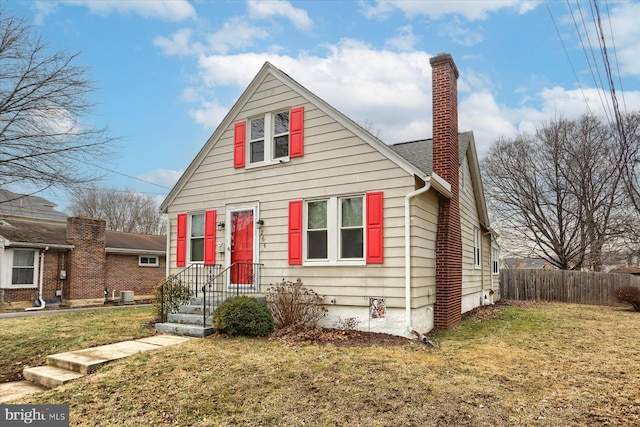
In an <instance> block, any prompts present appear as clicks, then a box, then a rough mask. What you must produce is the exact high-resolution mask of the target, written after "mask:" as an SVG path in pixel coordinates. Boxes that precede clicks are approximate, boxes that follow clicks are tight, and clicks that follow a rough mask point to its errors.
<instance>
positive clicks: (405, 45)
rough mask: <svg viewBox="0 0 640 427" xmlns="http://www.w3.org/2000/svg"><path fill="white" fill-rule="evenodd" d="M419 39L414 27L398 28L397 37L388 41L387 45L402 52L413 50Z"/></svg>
mask: <svg viewBox="0 0 640 427" xmlns="http://www.w3.org/2000/svg"><path fill="white" fill-rule="evenodd" d="M417 42H418V37H417V36H416V35H415V34H413V27H412V26H411V25H405V26H404V27H400V28H398V33H397V35H396V36H395V37H393V38H391V39H389V40H387V42H386V45H387V46H389V47H392V48H394V49H397V50H401V51H405V52H406V51H409V50H413V48H414V47H415V45H416V43H417Z"/></svg>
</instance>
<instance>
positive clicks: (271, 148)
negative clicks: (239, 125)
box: [249, 111, 289, 164]
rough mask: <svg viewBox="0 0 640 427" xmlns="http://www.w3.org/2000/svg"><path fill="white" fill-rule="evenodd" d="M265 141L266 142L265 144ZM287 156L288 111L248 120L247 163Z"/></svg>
mask: <svg viewBox="0 0 640 427" xmlns="http://www.w3.org/2000/svg"><path fill="white" fill-rule="evenodd" d="M265 141H267V142H268V143H266V144H265ZM288 157H289V111H282V112H279V113H267V114H265V115H264V117H257V118H255V119H251V120H250V136H249V163H251V164H254V163H261V162H271V161H272V160H276V159H283V158H288Z"/></svg>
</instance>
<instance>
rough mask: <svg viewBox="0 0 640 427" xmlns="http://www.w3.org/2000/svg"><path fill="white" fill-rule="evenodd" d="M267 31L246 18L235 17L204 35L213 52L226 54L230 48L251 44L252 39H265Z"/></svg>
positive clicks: (244, 46) (267, 35) (239, 47)
mask: <svg viewBox="0 0 640 427" xmlns="http://www.w3.org/2000/svg"><path fill="white" fill-rule="evenodd" d="M267 37H269V33H268V32H267V31H266V30H263V29H261V28H259V27H256V26H255V25H252V24H251V23H249V22H247V20H245V19H243V18H240V17H236V18H231V19H230V20H228V21H227V22H225V23H224V25H223V26H222V28H221V29H219V30H218V31H216V32H215V33H213V34H210V35H208V36H207V37H206V39H207V42H208V46H209V47H210V48H211V49H212V50H213V52H216V53H221V54H226V53H227V52H228V51H229V50H230V49H232V48H233V49H242V48H246V47H249V46H252V45H253V40H254V39H266V38H267Z"/></svg>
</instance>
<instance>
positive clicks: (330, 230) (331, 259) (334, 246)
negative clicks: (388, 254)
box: [302, 193, 367, 266]
mask: <svg viewBox="0 0 640 427" xmlns="http://www.w3.org/2000/svg"><path fill="white" fill-rule="evenodd" d="M355 197H360V198H362V258H341V257H340V248H341V246H340V245H341V233H340V230H341V226H340V223H341V215H342V209H341V205H340V201H341V200H342V199H350V198H355ZM318 201H326V202H327V258H325V259H313V258H311V259H310V258H309V248H308V237H307V236H308V231H309V230H308V218H309V215H308V205H309V203H310V202H318ZM366 218H367V198H366V197H365V195H364V194H362V193H358V194H349V195H340V196H329V197H322V198H313V199H306V200H305V201H304V208H303V219H302V222H303V226H304V228H303V235H302V251H303V263H302V264H303V265H307V266H322V265H331V266H335V265H349V266H351V265H352V266H356V265H357V266H359V265H366V264H367V241H366V239H367V226H366Z"/></svg>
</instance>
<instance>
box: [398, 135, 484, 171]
mask: <svg viewBox="0 0 640 427" xmlns="http://www.w3.org/2000/svg"><path fill="white" fill-rule="evenodd" d="M472 135H473V133H472V132H461V133H459V134H458V162H459V164H462V162H463V161H464V159H465V157H466V154H467V148H468V147H469V143H470V142H471V137H472ZM390 147H391V149H392V150H393V151H395V152H396V153H398V154H399V155H400V156H402V157H403V158H404V159H405V160H407V161H408V162H409V163H411V164H412V165H414V166H415V167H417V168H418V169H420V170H421V171H422V172H424V173H425V174H426V175H431V173H432V172H433V139H420V140H417V141H408V142H399V143H397V144H393V145H390Z"/></svg>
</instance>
